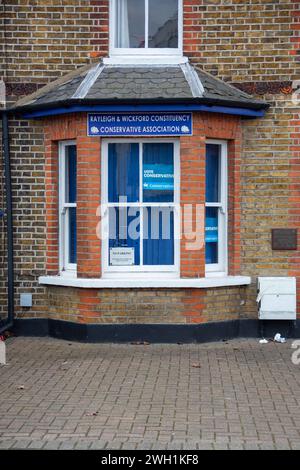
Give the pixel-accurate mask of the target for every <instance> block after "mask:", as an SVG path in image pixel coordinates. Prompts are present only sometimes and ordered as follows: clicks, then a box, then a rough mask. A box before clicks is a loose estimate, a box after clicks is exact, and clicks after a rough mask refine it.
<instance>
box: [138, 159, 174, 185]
mask: <svg viewBox="0 0 300 470" xmlns="http://www.w3.org/2000/svg"><path fill="white" fill-rule="evenodd" d="M143 188H144V189H147V190H149V189H151V190H161V191H172V190H173V189H174V169H173V165H164V164H162V163H157V164H152V165H150V164H147V165H146V164H144V166H143Z"/></svg>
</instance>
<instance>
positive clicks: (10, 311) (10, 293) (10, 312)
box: [0, 111, 14, 333]
mask: <svg viewBox="0 0 300 470" xmlns="http://www.w3.org/2000/svg"><path fill="white" fill-rule="evenodd" d="M2 138H3V154H4V173H5V190H6V214H5V215H6V230H7V320H6V322H5V323H4V324H3V325H2V324H1V326H0V333H1V332H3V331H5V330H7V329H9V328H11V327H12V326H13V320H14V258H13V257H14V254H13V214H12V191H11V172H10V150H9V128H8V114H7V112H6V111H2Z"/></svg>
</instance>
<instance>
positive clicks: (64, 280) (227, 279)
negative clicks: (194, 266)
mask: <svg viewBox="0 0 300 470" xmlns="http://www.w3.org/2000/svg"><path fill="white" fill-rule="evenodd" d="M250 283H251V277H249V276H224V277H208V278H207V277H206V278H205V277H203V278H191V279H188V278H181V279H180V278H179V279H163V278H162V279H131V280H128V279H122V278H113V279H95V278H93V279H89V278H71V277H70V278H68V277H63V276H41V277H40V278H39V284H45V285H50V286H66V287H79V288H85V289H136V288H138V289H146V288H169V289H177V288H191V289H205V288H209V287H230V286H246V285H249V284H250Z"/></svg>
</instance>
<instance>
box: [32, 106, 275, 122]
mask: <svg viewBox="0 0 300 470" xmlns="http://www.w3.org/2000/svg"><path fill="white" fill-rule="evenodd" d="M151 111H154V112H166V111H167V112H182V111H198V112H201V111H202V112H207V113H222V114H233V115H237V116H247V117H263V116H264V115H265V112H266V110H264V109H260V110H255V109H249V108H231V107H228V106H207V105H204V104H192V105H190V104H187V105H184V104H181V105H156V104H153V105H151V104H149V105H92V106H72V107H62V108H53V109H45V110H37V111H31V112H28V113H25V114H23V117H24V118H26V119H36V118H42V117H47V116H58V115H61V114H70V113H81V112H94V113H95V112H99V113H100V112H101V113H105V112H107V113H113V112H115V113H119V112H136V113H137V112H151Z"/></svg>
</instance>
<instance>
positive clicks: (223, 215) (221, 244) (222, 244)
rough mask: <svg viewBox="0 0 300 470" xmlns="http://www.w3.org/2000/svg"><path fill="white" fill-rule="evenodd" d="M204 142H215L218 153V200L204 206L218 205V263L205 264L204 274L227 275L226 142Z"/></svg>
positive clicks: (208, 142)
mask: <svg viewBox="0 0 300 470" xmlns="http://www.w3.org/2000/svg"><path fill="white" fill-rule="evenodd" d="M206 144H217V145H220V147H221V153H220V158H221V161H220V168H219V171H220V175H219V182H220V183H219V184H220V201H219V202H206V201H205V207H218V209H219V210H218V263H212V264H206V265H205V275H206V276H207V277H212V276H227V273H228V142H227V141H226V140H218V139H208V140H206Z"/></svg>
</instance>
